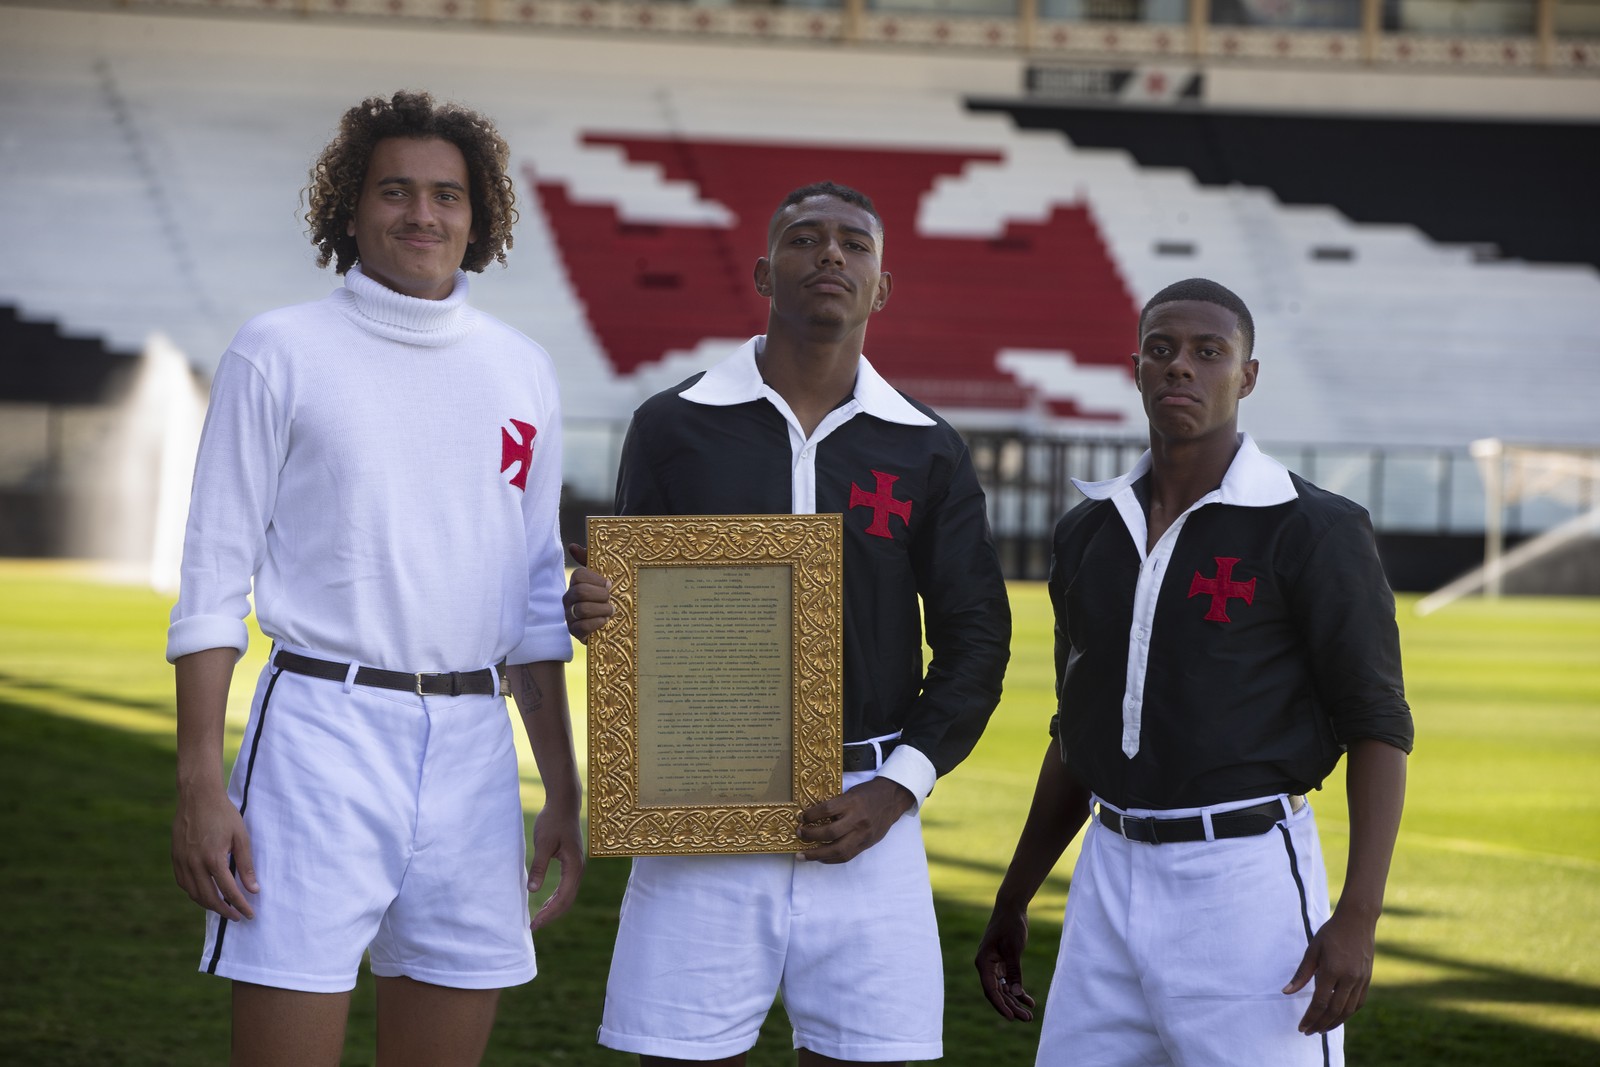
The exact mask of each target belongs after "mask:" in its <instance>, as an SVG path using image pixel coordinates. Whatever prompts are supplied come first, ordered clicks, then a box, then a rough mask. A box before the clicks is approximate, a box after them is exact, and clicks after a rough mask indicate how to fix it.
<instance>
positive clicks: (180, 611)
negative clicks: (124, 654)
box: [166, 350, 288, 662]
mask: <svg viewBox="0 0 1600 1067" xmlns="http://www.w3.org/2000/svg"><path fill="white" fill-rule="evenodd" d="M287 438H288V427H287V425H286V422H285V416H284V412H283V411H282V408H281V407H280V405H279V403H278V402H277V400H276V399H275V398H274V397H273V396H272V393H271V390H270V389H269V388H268V386H267V383H266V381H265V379H263V378H262V376H261V374H260V372H259V371H258V370H257V369H256V367H254V366H253V365H251V363H250V362H249V361H248V360H246V359H244V358H243V357H242V356H239V355H238V354H237V353H235V352H233V351H232V350H230V351H229V352H227V353H226V354H225V355H224V356H223V357H222V361H221V363H219V364H218V366H217V373H216V376H215V378H213V380H212V383H211V402H210V406H209V407H208V409H207V411H206V421H205V427H204V429H203V430H202V431H201V434H200V448H199V452H198V454H197V456H196V459H195V472H194V485H193V490H192V492H191V495H190V502H189V521H188V525H187V527H186V528H185V531H184V539H183V565H182V570H181V572H180V575H181V584H180V587H179V590H180V591H179V594H178V602H177V604H175V605H174V606H173V609H172V620H171V622H172V625H171V626H170V627H169V628H168V630H167V651H166V655H167V660H168V661H169V662H171V661H175V660H177V659H178V657H180V656H186V655H188V654H190V653H191V652H200V651H204V650H205V649H208V648H232V649H234V650H235V651H236V652H237V653H238V654H239V655H243V654H244V650H245V648H246V647H247V645H248V644H249V631H248V630H247V629H246V628H245V624H244V619H245V616H246V615H248V614H249V613H250V590H251V581H252V578H253V576H254V575H255V573H256V571H257V570H258V569H259V568H260V566H261V562H262V559H263V556H264V553H265V550H266V531H267V524H268V523H269V522H270V521H271V517H272V507H273V502H274V500H275V499H276V497H277V493H278V474H279V471H280V470H281V469H282V467H283V458H284V449H285V447H286V442H287Z"/></svg>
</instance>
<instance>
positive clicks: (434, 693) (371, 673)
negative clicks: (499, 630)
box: [272, 651, 500, 697]
mask: <svg viewBox="0 0 1600 1067" xmlns="http://www.w3.org/2000/svg"><path fill="white" fill-rule="evenodd" d="M272 665H273V666H275V667H277V668H279V669H280V670H285V671H289V672H291V673H293V674H306V675H310V676H311V677H312V678H325V679H327V680H328V681H330V682H342V681H344V680H345V677H346V676H347V675H348V674H349V673H350V664H348V663H339V662H336V661H334V660H331V659H312V658H311V657H310V656H302V655H300V654H299V653H296V652H284V651H279V652H277V653H275V654H274V655H273V657H272ZM355 684H356V685H370V686H372V687H374V688H376V689H398V690H400V691H401V692H403V693H415V694H417V696H419V697H458V696H461V695H462V694H463V693H473V694H477V695H480V696H487V695H489V694H491V693H498V692H500V676H499V675H498V674H496V673H495V670H494V668H492V667H485V668H483V670H481V671H439V672H437V673H429V672H423V673H421V674H407V673H406V672H405V671H386V670H381V669H380V668H377V667H357V668H356V676H355Z"/></svg>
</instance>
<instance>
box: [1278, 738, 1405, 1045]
mask: <svg viewBox="0 0 1600 1067" xmlns="http://www.w3.org/2000/svg"><path fill="white" fill-rule="evenodd" d="M1346 760H1347V761H1348V762H1347V765H1346V767H1345V783H1346V785H1345V791H1346V793H1347V795H1348V798H1349V805H1350V860H1349V864H1348V868H1347V870H1346V872H1345V879H1344V890H1343V892H1341V893H1340V894H1339V905H1338V907H1336V908H1335V909H1334V912H1333V915H1332V916H1330V917H1329V919H1328V921H1327V922H1326V923H1325V924H1323V927H1322V929H1321V930H1318V931H1317V933H1316V936H1315V937H1313V938H1312V939H1311V944H1310V945H1309V946H1307V948H1306V952H1305V955H1304V956H1303V957H1302V958H1301V960H1300V967H1299V969H1298V970H1296V971H1295V973H1294V977H1293V978H1291V979H1290V980H1289V984H1288V985H1286V986H1284V988H1283V991H1284V992H1285V993H1290V994H1293V993H1298V992H1299V991H1300V990H1301V989H1304V988H1305V985H1306V983H1307V982H1309V981H1311V980H1312V979H1313V978H1315V980H1316V983H1315V986H1314V987H1313V992H1312V996H1311V1006H1310V1007H1309V1008H1307V1009H1306V1013H1305V1015H1304V1016H1302V1017H1301V1019H1300V1032H1301V1033H1303V1034H1320V1033H1326V1032H1327V1031H1329V1030H1331V1029H1333V1028H1334V1027H1336V1026H1339V1025H1341V1024H1343V1023H1344V1022H1345V1020H1347V1019H1349V1018H1350V1017H1351V1016H1352V1015H1354V1014H1355V1013H1356V1011H1357V1010H1358V1009H1359V1008H1360V1007H1361V1005H1362V1004H1363V1003H1365V1002H1366V999H1367V988H1368V986H1369V985H1370V984H1371V982H1372V960H1373V954H1374V951H1375V948H1374V946H1375V945H1376V943H1377V933H1378V916H1379V915H1380V914H1382V912H1383V893H1384V888H1385V886H1386V885H1387V883H1388V880H1389V862H1390V860H1391V859H1392V858H1393V857H1394V842H1395V838H1396V836H1398V834H1399V832H1400V812H1401V809H1402V808H1403V807H1404V806H1405V795H1406V754H1405V753H1404V752H1402V751H1401V750H1400V749H1398V748H1395V747H1394V746H1393V745H1390V744H1387V743H1385V742H1383V741H1376V740H1372V739H1370V738H1369V739H1362V740H1358V741H1355V742H1353V743H1352V744H1351V745H1350V750H1349V753H1348V754H1347V756H1346Z"/></svg>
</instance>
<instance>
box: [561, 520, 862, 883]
mask: <svg viewBox="0 0 1600 1067" xmlns="http://www.w3.org/2000/svg"><path fill="white" fill-rule="evenodd" d="M588 533H589V566H590V567H591V568H592V569H594V570H595V571H597V572H599V573H600V574H601V575H602V576H604V577H605V578H606V579H608V580H609V581H610V582H611V583H612V586H611V596H612V602H613V604H614V605H615V607H616V614H615V615H614V616H613V617H612V619H611V621H610V622H609V623H607V624H606V625H605V626H603V627H601V629H600V630H599V631H598V632H596V633H595V634H594V635H592V636H591V637H590V638H589V643H588V661H589V666H588V682H589V782H588V793H589V854H590V855H591V856H649V855H687V854H696V853H731V852H794V851H799V850H800V849H801V848H804V847H808V846H807V845H806V843H805V842H803V841H800V840H799V839H798V838H797V837H796V836H795V830H796V828H797V827H798V826H799V822H800V818H799V815H800V812H801V810H803V809H804V808H806V807H809V806H810V805H811V804H814V803H816V802H817V801H821V800H826V799H828V798H829V797H833V796H837V795H838V794H839V793H840V792H841V791H842V788H843V742H844V727H843V716H842V710H841V709H842V702H843V661H844V639H843V631H844V622H843V608H844V604H843V595H844V583H843V576H844V563H843V525H842V521H841V518H840V516H838V515H686V516H626V517H622V516H592V517H590V519H589V522H588Z"/></svg>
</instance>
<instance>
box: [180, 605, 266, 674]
mask: <svg viewBox="0 0 1600 1067" xmlns="http://www.w3.org/2000/svg"><path fill="white" fill-rule="evenodd" d="M249 644H250V631H249V630H248V629H246V628H245V625H244V620H243V619H235V618H231V617H229V616H227V615H191V616H189V617H188V618H187V619H179V620H178V621H177V622H175V623H173V624H172V625H171V626H169V627H168V628H167V662H168V663H176V662H177V661H178V657H179V656H187V655H188V654H189V653H191V652H204V651H205V650H206V649H208V648H231V649H233V650H234V651H235V652H236V653H237V655H236V656H234V662H235V663H237V662H238V661H239V657H240V656H243V655H244V650H245V649H246V648H247V647H248V646H249Z"/></svg>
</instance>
